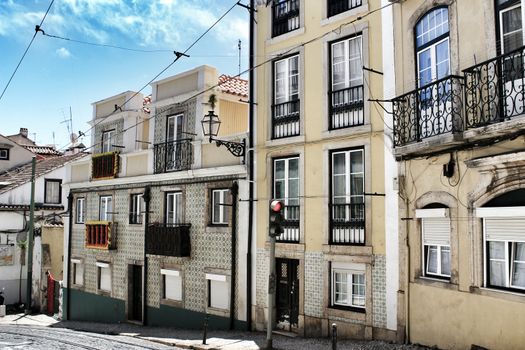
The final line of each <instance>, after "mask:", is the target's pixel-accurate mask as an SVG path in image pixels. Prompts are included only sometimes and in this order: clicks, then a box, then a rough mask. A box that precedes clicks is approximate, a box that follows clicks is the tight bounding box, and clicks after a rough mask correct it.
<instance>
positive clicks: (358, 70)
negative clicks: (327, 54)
mask: <svg viewBox="0 0 525 350" xmlns="http://www.w3.org/2000/svg"><path fill="white" fill-rule="evenodd" d="M349 51H350V54H349V56H350V58H349V60H350V62H349V66H350V86H358V85H361V84H362V83H363V80H362V76H363V63H362V62H361V37H359V38H356V39H352V40H350V41H349Z"/></svg>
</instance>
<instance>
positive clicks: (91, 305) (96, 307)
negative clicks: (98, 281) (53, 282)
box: [63, 289, 126, 323]
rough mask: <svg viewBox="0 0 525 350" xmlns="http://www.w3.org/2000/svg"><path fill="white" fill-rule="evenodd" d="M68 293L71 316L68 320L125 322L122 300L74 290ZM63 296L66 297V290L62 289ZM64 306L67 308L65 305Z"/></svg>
mask: <svg viewBox="0 0 525 350" xmlns="http://www.w3.org/2000/svg"><path fill="white" fill-rule="evenodd" d="M70 293H71V296H70V297H71V299H70V300H69V302H70V303H71V305H70V309H69V311H70V313H71V314H70V315H68V320H72V321H73V320H74V321H93V322H107V323H118V322H124V321H126V313H125V309H126V303H125V302H124V301H123V300H120V299H115V298H110V297H108V296H103V295H98V294H92V293H86V292H82V291H79V290H76V289H71V290H70ZM63 295H67V289H64V294H63ZM64 299H66V298H64ZM66 304H67V302H66ZM64 306H65V307H66V308H67V305H64Z"/></svg>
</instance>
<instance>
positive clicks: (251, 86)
mask: <svg viewBox="0 0 525 350" xmlns="http://www.w3.org/2000/svg"><path fill="white" fill-rule="evenodd" d="M254 36H255V0H250V46H249V56H250V59H249V69H250V73H249V78H248V79H249V93H248V99H249V102H250V103H249V107H248V142H249V144H248V149H249V150H250V152H251V153H250V154H249V156H248V188H249V192H248V250H247V253H246V275H247V276H246V305H247V307H246V321H247V324H248V330H252V231H253V215H254V213H253V158H254V155H255V154H254V151H253V147H254V143H253V121H254V119H255V108H254V107H255V105H254V99H255V94H254V91H255V89H254V87H255V80H254V79H255V72H254V55H255V40H254Z"/></svg>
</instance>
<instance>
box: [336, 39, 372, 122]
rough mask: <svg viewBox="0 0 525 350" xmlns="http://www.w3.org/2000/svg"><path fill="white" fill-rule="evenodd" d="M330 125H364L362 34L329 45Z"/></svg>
mask: <svg viewBox="0 0 525 350" xmlns="http://www.w3.org/2000/svg"><path fill="white" fill-rule="evenodd" d="M330 55H331V57H330V61H331V86H330V94H331V96H330V99H331V105H330V107H331V108H330V116H331V123H330V128H332V129H337V128H342V127H348V126H355V125H363V124H364V115H363V106H364V104H363V59H362V36H361V35H358V36H354V37H351V38H348V39H345V40H341V41H337V42H334V43H332V44H330Z"/></svg>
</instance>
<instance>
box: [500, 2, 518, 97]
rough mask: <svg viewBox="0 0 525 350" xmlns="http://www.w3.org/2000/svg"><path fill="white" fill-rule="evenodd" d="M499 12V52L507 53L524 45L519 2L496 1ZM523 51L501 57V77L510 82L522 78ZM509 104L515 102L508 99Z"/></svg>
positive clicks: (510, 89)
mask: <svg viewBox="0 0 525 350" xmlns="http://www.w3.org/2000/svg"><path fill="white" fill-rule="evenodd" d="M498 7H499V13H498V22H499V39H500V47H499V49H500V53H501V54H509V53H511V52H513V51H515V50H517V49H519V48H520V47H522V46H523V45H524V42H523V38H524V36H523V23H522V12H521V3H520V2H519V1H504V0H499V1H498ZM522 56H523V52H522V50H519V52H516V53H515V54H510V55H507V57H504V58H503V72H502V73H503V79H504V81H505V82H510V81H513V80H516V79H522V78H523V71H524V68H523V57H522ZM518 84H520V83H518ZM505 90H506V91H513V90H514V87H512V86H507V87H505ZM509 100H511V101H509V102H510V104H511V105H513V104H514V103H515V102H514V101H513V99H509Z"/></svg>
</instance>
